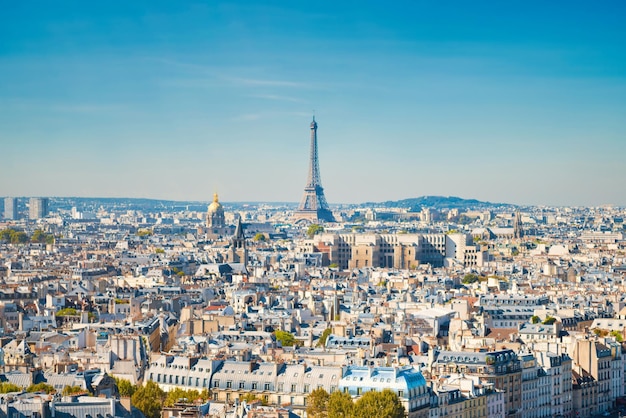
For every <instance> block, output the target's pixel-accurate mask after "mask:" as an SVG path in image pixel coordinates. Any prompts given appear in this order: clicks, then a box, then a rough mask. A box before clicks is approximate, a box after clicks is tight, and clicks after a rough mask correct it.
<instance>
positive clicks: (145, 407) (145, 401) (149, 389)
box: [131, 380, 165, 418]
mask: <svg viewBox="0 0 626 418" xmlns="http://www.w3.org/2000/svg"><path fill="white" fill-rule="evenodd" d="M131 401H132V403H133V405H134V406H135V408H137V409H139V410H140V411H141V412H142V413H143V414H144V415H145V417H146V418H160V416H161V408H162V407H163V402H164V401H165V392H163V390H162V389H161V388H160V387H159V385H157V384H156V383H155V382H153V381H152V380H148V381H147V382H146V384H145V386H141V387H139V388H137V391H136V392H135V393H134V394H133V396H132V398H131Z"/></svg>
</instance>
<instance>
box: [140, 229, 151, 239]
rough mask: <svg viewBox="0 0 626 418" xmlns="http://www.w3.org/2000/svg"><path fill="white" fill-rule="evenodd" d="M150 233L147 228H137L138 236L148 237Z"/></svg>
mask: <svg viewBox="0 0 626 418" xmlns="http://www.w3.org/2000/svg"><path fill="white" fill-rule="evenodd" d="M150 235H152V231H151V230H149V229H139V230H138V231H137V236H138V237H140V238H144V237H149V236H150Z"/></svg>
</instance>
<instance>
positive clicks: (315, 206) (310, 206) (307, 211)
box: [293, 116, 335, 222]
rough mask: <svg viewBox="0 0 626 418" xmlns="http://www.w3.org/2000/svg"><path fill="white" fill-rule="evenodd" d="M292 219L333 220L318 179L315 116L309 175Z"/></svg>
mask: <svg viewBox="0 0 626 418" xmlns="http://www.w3.org/2000/svg"><path fill="white" fill-rule="evenodd" d="M293 217H294V221H296V222H299V221H308V222H319V221H326V222H335V218H334V217H333V213H332V212H331V211H330V208H329V207H328V203H327V202H326V197H325V196H324V188H323V187H322V181H321V179H320V167H319V160H318V159H317V123H316V122H315V116H314V117H313V122H311V158H310V160H309V177H308V180H307V183H306V186H305V188H304V196H302V201H301V202H300V206H298V210H297V211H296V212H295V213H294V215H293Z"/></svg>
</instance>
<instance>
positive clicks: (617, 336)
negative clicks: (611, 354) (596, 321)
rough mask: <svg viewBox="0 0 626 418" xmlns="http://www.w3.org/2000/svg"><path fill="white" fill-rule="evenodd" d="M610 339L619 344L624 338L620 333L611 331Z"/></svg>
mask: <svg viewBox="0 0 626 418" xmlns="http://www.w3.org/2000/svg"><path fill="white" fill-rule="evenodd" d="M611 337H613V338H615V341H617V342H618V343H621V342H622V341H623V339H624V337H622V333H621V332H619V331H617V330H615V331H611Z"/></svg>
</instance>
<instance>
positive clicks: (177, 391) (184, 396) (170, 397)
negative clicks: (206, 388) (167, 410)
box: [163, 388, 200, 406]
mask: <svg viewBox="0 0 626 418" xmlns="http://www.w3.org/2000/svg"><path fill="white" fill-rule="evenodd" d="M198 398H200V392H198V391H197V390H195V389H189V390H185V389H181V388H174V389H172V390H170V391H169V392H167V395H166V396H165V401H164V402H163V406H173V405H174V404H175V403H176V402H181V401H182V402H188V403H192V402H194V401H195V400H196V399H198Z"/></svg>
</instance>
